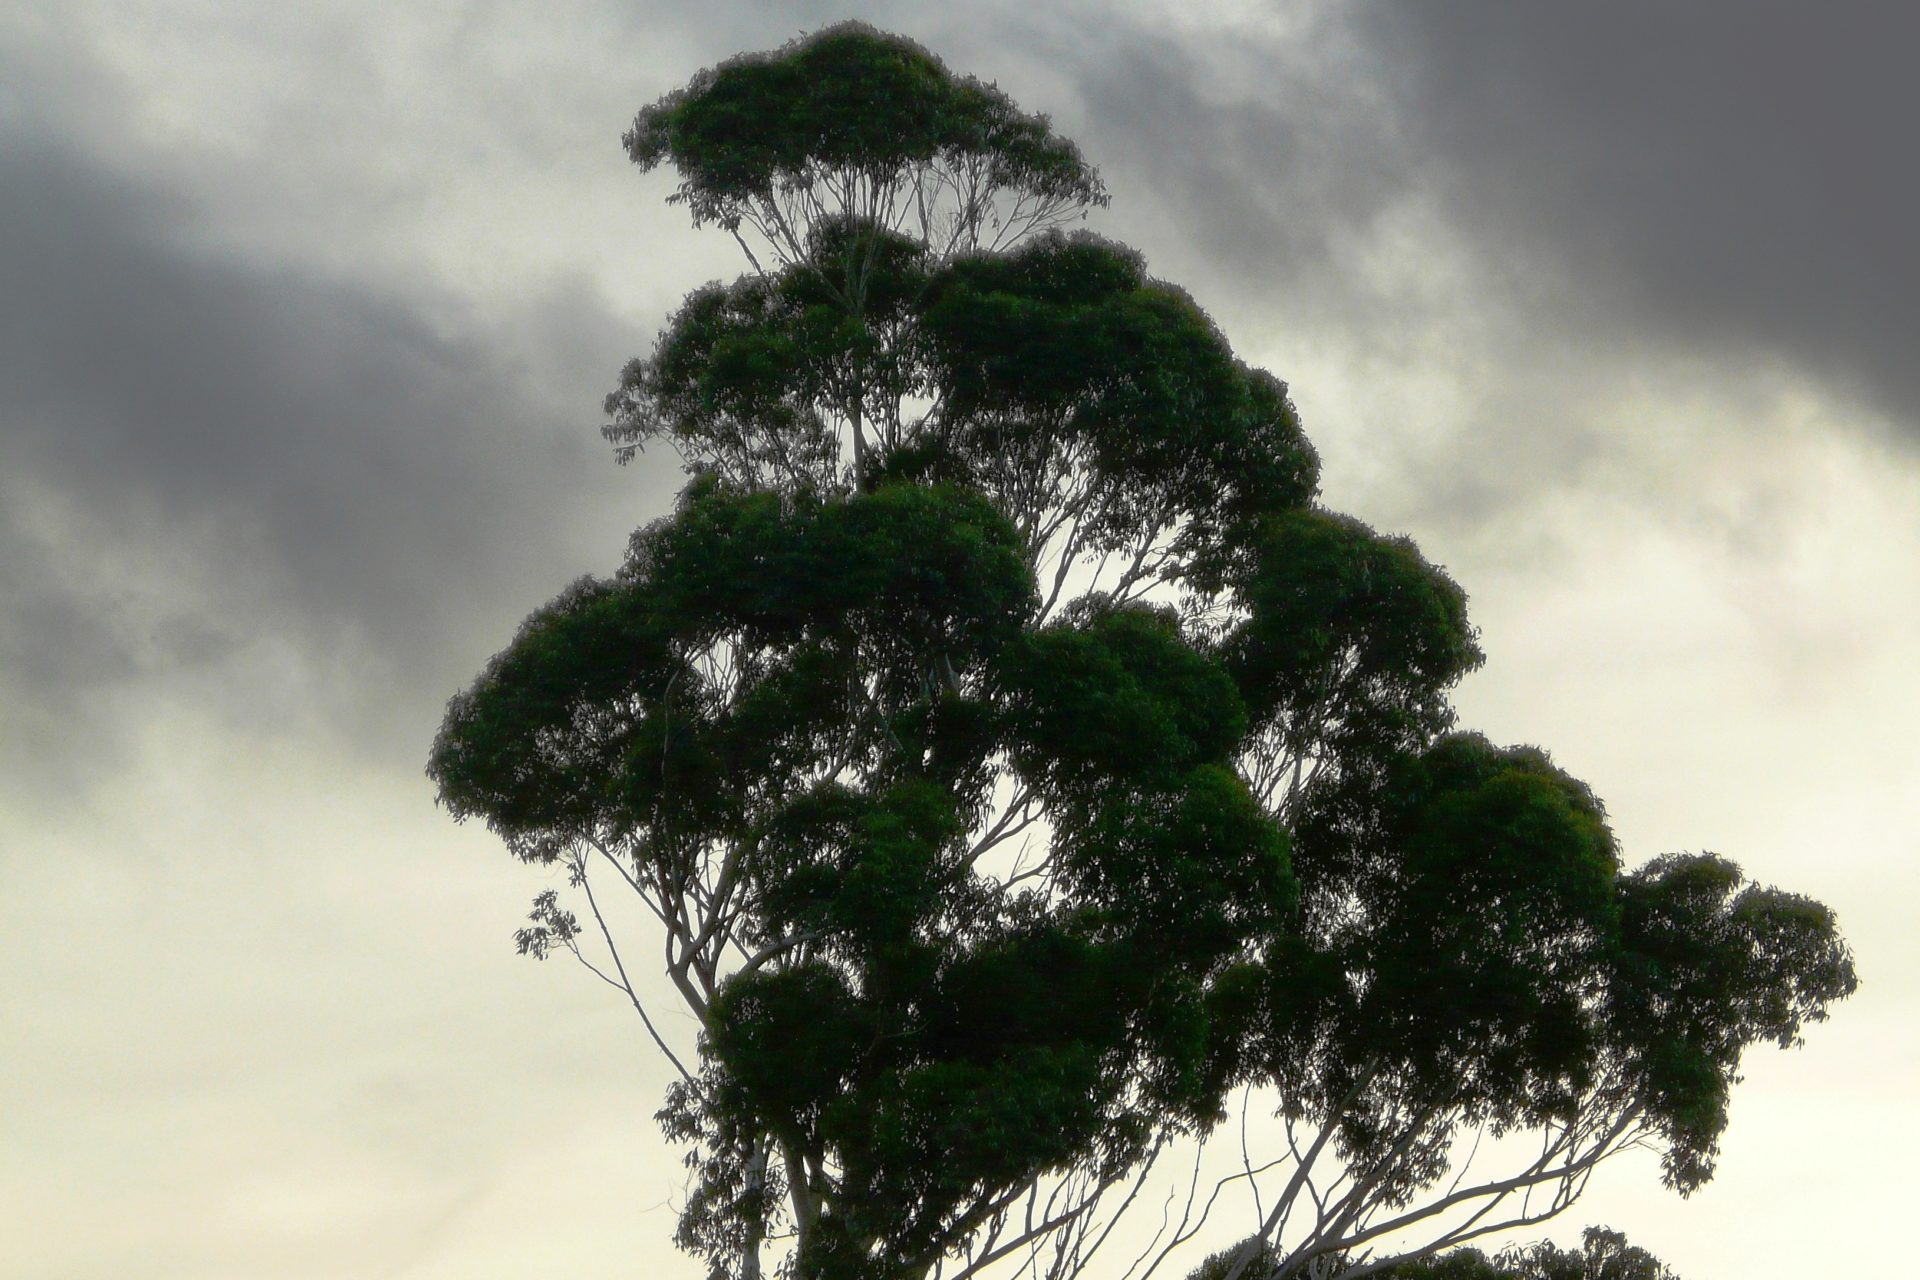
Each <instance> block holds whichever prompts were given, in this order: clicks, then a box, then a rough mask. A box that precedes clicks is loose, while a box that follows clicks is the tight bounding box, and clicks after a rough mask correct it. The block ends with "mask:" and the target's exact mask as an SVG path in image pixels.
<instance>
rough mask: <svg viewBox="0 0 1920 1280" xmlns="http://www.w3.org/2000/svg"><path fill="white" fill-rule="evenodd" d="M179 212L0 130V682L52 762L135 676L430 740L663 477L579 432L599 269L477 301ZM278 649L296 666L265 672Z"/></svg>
mask: <svg viewBox="0 0 1920 1280" xmlns="http://www.w3.org/2000/svg"><path fill="white" fill-rule="evenodd" d="M194 217H195V210H194V209H193V208H192V207H191V206H190V205H188V204H187V203H186V202H185V201H182V200H179V199H176V198H173V197H170V196H169V195H167V194H166V193H164V192H162V191H158V190H155V189H154V188H153V187H152V186H150V185H143V184H141V183H138V182H134V181H131V180H127V179H124V178H118V177H115V176H114V175H113V174H111V173H110V172H107V171H105V170H103V169H102V168H101V167H100V166H98V165H97V164H94V163H92V162H90V161H88V160H87V159H86V158H85V157H84V156H81V155H79V154H77V153H76V152H74V151H72V150H63V149H61V148H59V147H58V146H56V145H52V144H51V143H48V142H46V141H44V140H42V141H35V140H33V139H24V140H22V139H20V138H18V137H16V138H15V139H12V140H10V141H9V144H8V145H6V146H5V147H0V464H4V468H5V473H4V483H3V484H0V487H3V488H4V489H5V490H6V491H7V493H8V494H9V495H11V500H8V501H6V502H5V504H4V506H0V526H3V527H4V531H3V532H0V536H4V538H5V542H6V547H7V555H6V557H5V561H4V564H3V565H0V593H4V605H3V606H0V657H3V658H4V662H5V667H4V670H0V686H3V687H4V689H5V692H6V695H7V698H8V700H9V701H10V702H11V703H12V704H14V705H15V706H16V707H17V708H26V709H28V710H29V711H31V712H32V713H33V714H32V716H31V717H30V718H31V721H32V723H34V724H35V725H36V726H37V727H38V733H37V734H36V735H35V736H36V737H37V738H38V741H36V742H34V743H32V744H31V745H30V747H29V748H28V749H27V750H26V751H24V752H23V754H27V755H31V756H33V757H34V758H36V759H39V760H41V761H42V762H43V764H44V765H45V766H46V767H52V765H53V764H54V763H55V762H57V761H59V760H60V759H62V758H65V757H69V756H80V755H86V756H89V757H96V758H97V756H98V754H99V749H100V747H101V745H102V742H103V739H104V740H107V741H110V740H111V736H112V735H111V733H110V732H107V731H106V724H107V722H109V721H111V719H112V718H113V716H114V715H115V714H116V713H115V712H114V710H113V709H112V702H113V697H112V696H110V695H113V694H115V693H124V692H125V689H126V687H127V685H128V684H129V683H130V682H140V681H146V682H149V683H150V684H152V683H154V682H158V683H159V684H164V683H165V682H167V681H181V682H190V681H198V682H200V683H201V684H202V685H203V686H204V688H203V692H206V693H209V694H213V695H216V696H219V697H221V698H224V699H225V700H226V701H227V702H228V704H229V707H230V709H232V710H236V711H241V712H243V713H253V714H274V715H279V714H284V713H285V712H286V711H287V710H288V709H289V705H290V704H295V705H297V704H299V703H301V702H302V701H303V700H305V699H309V698H312V699H317V700H318V704H319V705H320V707H321V709H322V710H324V711H325V712H327V713H328V714H329V715H331V716H335V717H342V718H344V722H345V723H348V724H350V725H354V726H357V727H359V728H360V729H361V730H363V731H365V732H368V733H371V734H377V735H381V736H385V735H388V734H390V733H391V732H393V731H395V730H396V728H404V729H405V731H406V732H409V733H412V734H413V735H414V736H416V737H417V736H418V735H419V731H420V727H421V725H422V724H423V723H426V724H430V722H431V719H432V715H433V709H434V708H435V707H437V706H438V704H439V703H440V702H441V701H442V700H444V698H445V697H446V695H447V694H448V693H450V692H451V691H452V689H453V687H455V684H456V683H457V681H458V680H460V679H462V678H464V677H466V676H467V675H470V674H471V670H472V668H473V665H474V664H475V663H476V662H477V661H478V659H479V658H480V657H482V656H484V654H485V652H487V651H488V650H490V649H491V648H492V647H497V645H498V644H499V643H502V642H504V640H505V638H506V636H507V635H508V634H509V631H508V630H507V629H508V628H510V627H511V624H512V620H513V619H514V618H516V617H517V616H518V615H519V614H520V613H521V612H524V611H525V609H526V608H527V607H529V606H530V605H531V604H533V603H535V602H537V601H538V600H539V599H540V598H542V597H543V596H545V595H546V594H549V593H550V592H551V591H553V590H555V589H557V588H558V587H559V586H560V585H561V584H563V583H564V582H565V580H566V579H567V577H569V576H571V575H572V574H575V573H578V572H581V571H583V570H586V569H589V568H594V567H600V568H604V567H607V566H608V565H609V564H610V563H611V562H612V560H613V559H614V558H615V556H616V555H617V550H618V546H619V542H618V540H617V535H615V534H614V533H613V522H614V521H615V520H617V518H618V514H619V513H623V512H625V513H632V514H633V515H634V516H636V517H637V516H638V515H640V514H641V513H644V512H645V511H646V510H647V509H648V508H649V507H651V506H653V505H656V504H657V502H658V500H659V493H660V491H661V490H662V489H663V488H665V487H667V486H669V485H670V484H671V482H672V480H673V479H674V477H673V476H671V475H667V476H664V477H663V476H660V475H658V474H657V472H658V471H660V470H661V468H660V467H659V466H655V467H653V468H651V470H647V469H643V470H642V471H641V472H639V473H636V472H633V471H628V472H625V473H621V472H619V471H618V470H617V469H616V468H614V467H613V466H612V464H611V462H610V461H609V459H608V456H607V453H606V450H605V448H604V447H603V446H602V444H601V442H600V441H599V440H598V439H597V438H596V436H595V434H594V425H595V423H596V421H597V419H598V407H597V403H596V402H597V398H598V392H599V390H600V388H601V387H602V385H605V384H610V383H611V381H612V379H613V376H614V372H615V370H616V369H617V367H618V364H619V362H620V360H621V359H622V358H624V356H625V355H626V354H630V348H631V347H632V346H633V345H635V344H636V343H637V342H638V341H639V340H640V337H641V335H637V334H632V333H629V332H626V331H625V328H624V326H621V325H619V324H617V323H614V322H613V321H612V319H611V318H610V316H609V314H608V311H607V309H606V308H605V307H604V306H603V305H602V304H601V303H600V302H599V301H598V300H597V298H596V297H595V295H594V293H593V291H592V290H591V289H589V288H588V287H586V286H584V285H569V284H566V283H564V282H563V283H561V284H559V285H547V286H545V287H544V292H542V293H539V294H537V295H536V296H534V297H532V298H530V299H527V300H526V301H524V302H522V303H520V304H517V305H515V306H514V307H512V308H510V309H508V310H506V311H504V312H502V313H500V314H494V315H480V314H476V313H474V312H473V311H472V309H471V308H463V307H462V306H460V305H459V304H457V303H454V302H452V301H450V300H449V299H447V298H445V297H441V296H436V295H435V293H434V291H433V290H432V289H431V288H430V287H425V286H421V285H420V284H419V283H418V282H414V283H413V286H412V287H413V292H412V293H411V295H410V294H408V293H406V292H403V291H402V290H401V289H399V288H395V289H393V290H391V291H384V292H383V291H380V290H377V289H374V288H370V287H368V286H366V285H362V284H355V283H350V282H346V281H341V280H330V279H326V278H321V277H316V276H314V275H311V274H303V273H300V272H296V271H291V270H287V269H284V268H279V267H275V266H272V265H262V264H256V263H249V262H246V261H243V260H239V259H236V258H232V257H221V256H218V255H215V254H213V253H211V252H210V251H207V250H204V249H196V248H192V247H189V244H188V242H187V239H186V236H185V234H184V233H185V232H186V231H187V230H188V229H190V228H191V226H192V219H193V218H194ZM449 317H451V318H449ZM665 469H666V470H667V471H669V472H670V471H671V467H670V465H668V466H667V467H666V468H665ZM590 546H591V547H593V548H594V549H593V550H591V551H590V550H589V547H590ZM156 578H157V579H158V580H156ZM262 646H271V647H275V648H277V649H278V650H279V651H280V652H281V654H282V655H285V654H291V655H293V657H294V661H295V666H296V668H300V667H304V668H305V675H304V679H305V680H306V682H307V687H305V688H301V689H298V690H291V691H290V690H288V689H281V690H278V691H273V690H267V689H262V688H260V687H257V686H258V683H259V681H261V680H267V679H269V677H267V676H266V675H264V674H260V673H256V676H257V678H256V677H249V676H246V675H245V672H246V668H247V662H246V656H247V654H248V653H249V652H257V651H259V650H260V649H261V647H262ZM265 665H266V666H269V667H274V669H275V670H278V671H279V672H280V674H281V675H283V676H284V675H286V674H287V673H286V671H285V669H284V668H285V663H284V661H279V663H278V666H275V664H274V663H266V664H265ZM294 678H295V682H296V683H298V682H299V681H300V679H301V678H302V677H301V673H300V672H299V671H298V670H296V672H295V673H294ZM22 722H23V721H22V717H21V716H19V715H17V716H16V717H15V727H16V728H18V726H19V725H20V724H21V723H22ZM16 741H18V739H16ZM83 744H84V745H83ZM406 746H407V750H408V752H409V753H412V754H416V755H417V754H420V753H421V752H423V751H424V746H425V744H424V741H415V742H409V743H407V744H406Z"/></svg>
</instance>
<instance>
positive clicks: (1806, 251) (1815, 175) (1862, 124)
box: [1358, 0, 1920, 442]
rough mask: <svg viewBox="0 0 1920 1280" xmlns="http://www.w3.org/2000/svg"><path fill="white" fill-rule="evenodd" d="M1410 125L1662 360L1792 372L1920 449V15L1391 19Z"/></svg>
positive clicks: (1462, 180)
mask: <svg viewBox="0 0 1920 1280" xmlns="http://www.w3.org/2000/svg"><path fill="white" fill-rule="evenodd" d="M1358 34H1359V39H1360V40H1361V41H1362V42H1363V43H1365V44H1366V45H1367V46H1368V47H1370V48H1372V49H1373V50H1375V51H1376V55H1377V57H1378V59H1379V65H1381V66H1382V67H1391V68H1392V69H1393V101H1394V107H1393V110H1394V114H1395V119H1396V121H1397V126H1398V128H1399V129H1400V130H1401V131H1403V132H1404V135H1405V136H1406V137H1407V139H1408V142H1409V145H1410V148H1411V149H1412V151H1413V152H1414V153H1416V154H1417V155H1418V156H1419V157H1420V158H1421V162H1422V164H1423V167H1424V168H1425V169H1426V170H1427V171H1428V172H1430V173H1432V174H1433V175H1435V176H1436V179H1437V180H1439V181H1442V182H1444V185H1445V192H1446V195H1445V199H1446V202H1447V206H1448V208H1449V210H1450V216H1451V218H1452V220H1453V222H1454V223H1455V225H1457V226H1461V227H1464V228H1471V229H1473V231H1474V234H1475V235H1476V236H1477V238H1478V239H1479V240H1480V241H1481V242H1482V243H1483V244H1484V245H1486V246H1489V247H1490V248H1491V247H1496V246H1502V245H1504V246H1507V250H1506V251H1507V252H1510V253H1513V254H1515V255H1517V256H1520V257H1521V258H1523V259H1525V260H1529V261H1551V262H1555V263H1558V264H1560V269H1561V270H1562V271H1564V272H1565V274H1566V275H1567V276H1568V277H1569V279H1570V280H1571V281H1572V283H1573V287H1574V288H1576V289H1577V290H1580V291H1584V292H1586V293H1588V294H1592V295H1598V297H1599V298H1600V300H1601V301H1602V304H1603V305H1605V306H1607V307H1609V308H1610V309H1611V310H1613V312H1614V317H1613V318H1614V321H1615V322H1616V323H1619V324H1622V325H1627V326H1631V327H1632V328H1633V329H1634V330H1635V331H1636V332H1638V333H1639V334H1640V335H1641V336H1642V337H1643V338H1645V339H1647V340H1648V341H1650V342H1653V343H1676V344H1680V345H1682V346H1686V347H1690V348H1694V349H1707V350H1715V349H1717V350H1722V351H1740V350H1745V351H1749V352H1755V353H1764V354H1766V355H1769V356H1772V357H1776V358H1778V359H1781V360H1784V361H1786V362H1788V363H1790V364H1792V365H1795V366H1798V367H1799V368H1801V369H1803V370H1804V371H1805V372H1807V373H1810V374H1812V375H1814V376H1817V377H1820V378H1822V379H1824V380H1827V381H1829V382H1830V383H1831V384H1832V385H1834V386H1835V387H1836V388H1837V389H1838V390H1840V391H1841V392H1842V393H1843V394H1853V395H1860V396H1863V397H1866V398H1868V399H1870V400H1871V401H1872V402H1873V404H1874V407H1875V408H1876V409H1878V410H1879V411H1880V412H1881V413H1883V414H1885V415H1887V416H1888V417H1890V418H1892V419H1893V420H1895V422H1896V423H1897V424H1898V425H1899V427H1900V429H1901V430H1902V431H1903V432H1904V433H1906V434H1907V435H1908V437H1909V438H1910V439H1912V440H1914V441H1915V442H1920V366H1916V365H1915V363H1914V361H1913V359H1912V344H1913V339H1914V335H1915V334H1916V333H1920V243H1916V241H1915V238H1914V236H1913V234H1912V228H1913V227H1914V226H1915V225H1920V170H1916V168H1915V167H1914V166H1913V165H1912V164H1910V163H1908V162H1907V160H1906V156H1907V155H1908V154H1909V152H1910V151H1911V136H1910V135H1911V131H1912V121H1913V120H1914V118H1915V117H1916V115H1920V83H1916V81H1915V80H1914V78H1913V76H1912V74H1911V67H1910V65H1909V63H1910V57H1909V54H1910V51H1911V50H1912V49H1913V47H1914V46H1915V44H1916V42H1920V12H1916V11H1914V10H1912V9H1911V8H1908V7H1904V6H1899V5H1844V6H1840V7H1839V8H1838V9H1836V8H1833V7H1827V8H1822V9H1820V10H1818V11H1815V10H1812V9H1808V8H1806V7H1805V6H1800V5H1788V4H1781V3H1764V4H1757V5H1756V4H1740V3H1731V2H1722V3H1705V4H1688V5H1669V4H1659V3H1653V2H1652V0H1631V2H1629V3H1626V4H1615V5H1608V6H1605V7H1600V8H1596V7H1591V6H1568V5H1532V4H1513V3H1494V2H1492V0H1476V2H1470V3H1466V4H1454V5H1444V6H1439V5H1372V6H1368V7H1366V8H1364V9H1362V10H1361V11H1360V17H1359V18H1358Z"/></svg>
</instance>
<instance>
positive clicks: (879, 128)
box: [623, 22, 1104, 227]
mask: <svg viewBox="0 0 1920 1280" xmlns="http://www.w3.org/2000/svg"><path fill="white" fill-rule="evenodd" d="M623 141H624V142H625V143H626V146H627V154H628V155H629V156H631V157H632V159H633V161H634V163H635V164H637V165H639V166H640V167H641V168H642V169H652V168H654V167H655V166H657V165H659V164H661V163H663V162H670V163H671V164H672V165H673V166H674V168H675V169H677V170H678V171H679V173H680V190H679V193H678V195H677V196H676V197H675V199H676V200H678V201H680V202H682V203H685V204H686V205H687V206H688V207H689V208H690V209H691V210H692V211H693V216H694V220H695V222H696V224H697V223H700V222H707V221H713V222H718V223H720V224H721V225H722V226H729V227H730V226H732V225H734V224H735V223H737V221H738V219H739V217H740V212H739V210H740V207H741V206H742V205H744V204H746V203H747V202H749V201H752V200H754V199H756V198H766V197H770V196H772V195H773V194H775V193H776V192H779V191H782V190H786V189H791V188H794V187H798V186H800V185H802V184H806V183H808V182H811V181H813V180H814V179H815V177H816V176H817V174H818V172H819V171H820V170H822V169H825V170H829V171H834V170H837V171H840V172H842V173H846V174H853V175H858V176H859V177H861V178H864V179H867V180H868V181H871V182H875V183H892V182H897V181H900V180H902V179H903V178H906V177H908V176H910V175H912V174H913V172H914V171H915V170H916V169H925V168H929V167H933V166H939V167H940V168H942V169H952V170H964V169H968V168H976V167H977V168H978V169H979V170H981V171H982V172H981V177H982V178H983V179H984V181H985V184H986V185H989V186H992V187H1000V188H1009V189H1012V190H1014V191H1017V192H1020V193H1023V194H1027V195H1031V196H1037V197H1042V198H1048V199H1067V200H1075V201H1081V202H1094V201H1100V202H1104V195H1103V193H1102V191H1101V187H1100V182H1099V179H1098V178H1097V177H1096V176H1095V174H1094V172H1093V170H1092V169H1091V168H1089V167H1088V166H1087V164H1086V162H1085V161H1083V160H1082V159H1081V158H1080V153H1079V151H1078V150H1077V149H1076V148H1075V147H1074V146H1073V144H1072V143H1070V142H1067V141H1065V140H1063V139H1060V138H1056V137H1054V136H1053V134H1052V132H1051V131H1050V130H1049V129H1048V127H1047V122H1046V120H1045V118H1044V117H1040V116H1030V115H1024V114H1022V113H1021V112H1020V111H1018V110H1017V109H1016V108H1015V107H1014V105H1013V103H1012V102H1010V101H1009V100H1008V99H1007V97H1006V95H1004V94H1002V93H1001V92H1000V91H999V90H997V89H995V88H993V87H992V86H991V85H984V84H981V83H980V82H979V81H977V80H975V79H973V78H972V77H971V76H964V77H960V76H954V75H953V74H952V73H951V72H949V71H948V70H947V69H946V67H945V66H944V65H942V64H941V62H940V60H939V59H938V58H935V57H934V56H933V55H932V54H930V53H928V52H927V51H926V50H924V49H922V48H920V47H919V46H918V45H916V44H913V43H911V42H909V41H906V40H902V39H900V38H899V37H897V36H889V35H884V34H882V33H880V32H878V31H875V30H874V29H873V28H871V27H868V26H866V25H865V24H863V23H857V22H848V23H842V24H841V25H839V26H836V27H829V28H827V29H825V30H823V31H819V32H816V33H815V34H814V35H812V36H809V37H807V38H806V39H803V40H797V41H795V42H793V43H792V44H790V45H788V46H786V47H785V48H783V49H780V50H778V51H777V52H774V53H772V54H747V55H743V56H741V57H738V58H734V59H732V60H730V61H728V62H724V63H722V64H721V65H719V66H717V67H715V68H713V69H712V70H709V71H703V72H701V73H700V74H699V75H697V76H695V77H694V79H693V81H692V82H691V83H689V84H688V85H687V87H686V88H684V89H681V90H679V91H677V92H675V93H671V94H669V95H667V96H666V97H665V98H663V99H661V100H660V101H659V102H657V103H655V104H653V105H652V106H650V107H648V108H646V109H645V110H644V111H642V112H641V113H640V115H639V117H638V118H637V119H636V120H635V121H634V125H633V129H632V130H631V131H630V132H629V133H628V134H627V135H626V137H625V138H624V139H623Z"/></svg>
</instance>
